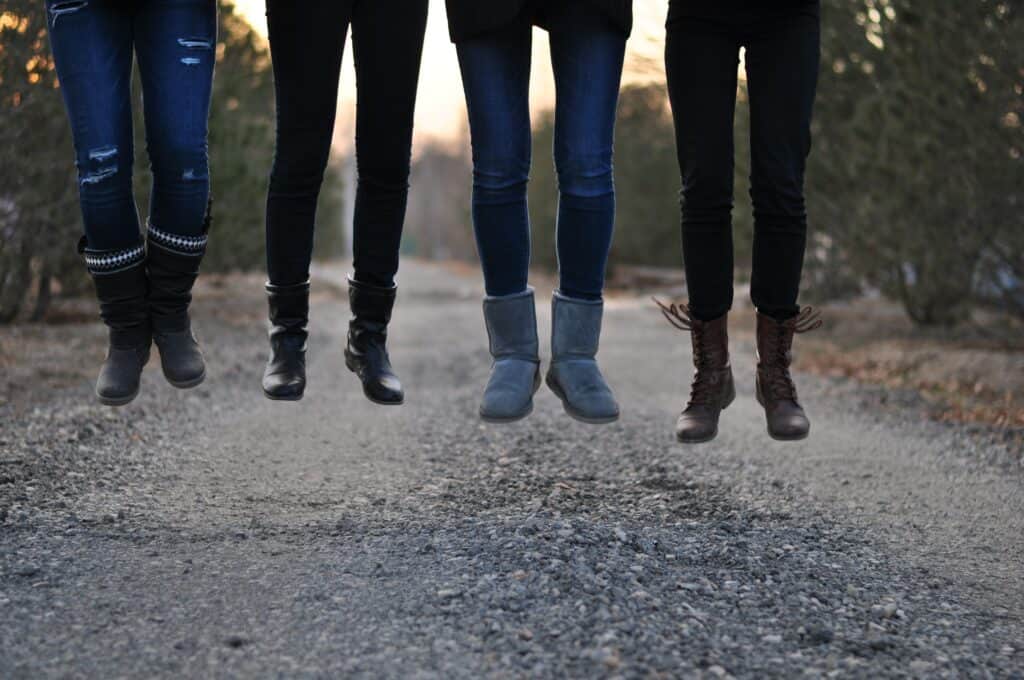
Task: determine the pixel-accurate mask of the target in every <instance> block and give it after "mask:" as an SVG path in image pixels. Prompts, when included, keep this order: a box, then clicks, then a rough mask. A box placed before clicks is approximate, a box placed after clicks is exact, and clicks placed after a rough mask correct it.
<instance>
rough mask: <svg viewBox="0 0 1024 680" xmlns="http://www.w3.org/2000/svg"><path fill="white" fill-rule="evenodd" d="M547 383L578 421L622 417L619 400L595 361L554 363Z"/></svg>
mask: <svg viewBox="0 0 1024 680" xmlns="http://www.w3.org/2000/svg"><path fill="white" fill-rule="evenodd" d="M547 382H548V386H549V387H551V390H552V391H553V392H554V393H555V395H556V396H558V397H559V398H560V399H561V400H562V404H563V406H564V407H565V410H566V412H568V413H569V415H571V416H573V417H574V418H576V419H577V420H582V421H584V422H595V423H604V422H611V421H613V420H615V419H617V418H618V417H619V403H618V401H617V400H616V399H615V394H614V393H613V392H612V390H611V388H610V387H609V386H608V383H607V382H605V379H604V376H603V375H601V371H600V369H599V368H598V366H597V362H596V361H594V360H589V359H588V360H573V361H563V362H559V363H556V364H552V366H551V370H550V372H549V373H548V378H547Z"/></svg>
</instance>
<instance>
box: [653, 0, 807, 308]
mask: <svg viewBox="0 0 1024 680" xmlns="http://www.w3.org/2000/svg"><path fill="white" fill-rule="evenodd" d="M677 3H678V5H679V6H682V5H686V6H687V9H685V10H682V9H680V7H675V8H673V16H674V18H673V20H672V21H671V22H670V24H669V29H668V41H667V44H666V48H665V60H666V67H667V72H668V87H669V95H670V98H671V102H672V112H673V116H674V117H675V126H676V144H677V148H678V153H679V168H680V172H681V173H682V180H683V190H682V231H683V262H684V264H685V267H686V281H687V288H688V291H689V297H690V306H691V309H692V312H693V314H694V315H695V316H696V317H697V318H698V319H702V320H710V319H715V318H718V317H719V316H721V315H722V314H725V313H726V312H727V311H729V309H730V307H731V306H732V294H733V293H732V289H733V247H732V200H733V171H734V160H733V154H734V148H733V115H734V112H735V106H736V78H737V76H736V72H737V64H738V61H739V50H740V48H741V47H745V48H746V53H745V61H746V73H747V89H748V92H749V95H750V142H751V144H750V147H751V164H750V167H751V173H750V195H751V198H752V200H753V206H754V257H753V265H752V274H751V285H750V288H751V291H750V293H751V298H752V299H753V302H754V306H755V307H757V309H758V310H759V311H761V312H762V313H764V314H768V315H770V316H773V317H776V318H786V317H789V316H792V315H793V314H795V313H796V312H797V311H798V307H797V294H798V292H799V288H800V274H801V269H802V268H803V259H804V249H805V247H806V242H807V213H806V210H805V208H804V190H803V184H804V167H805V163H806V158H807V154H808V152H809V151H810V147H811V111H812V108H813V104H814V94H815V88H816V85H817V77H818V63H819V60H820V56H819V33H820V28H819V23H820V22H819V8H818V3H816V2H802V3H797V2H791V3H789V4H785V3H780V4H779V5H776V4H775V3H765V6H767V7H770V9H752V8H750V7H747V8H746V9H743V10H742V11H734V12H722V11H720V10H709V13H706V14H701V12H699V11H691V10H690V8H691V7H693V6H694V5H698V4H707V3H695V2H693V1H692V0H673V3H672V4H673V5H676V4H677ZM747 4H748V5H752V4H753V3H747Z"/></svg>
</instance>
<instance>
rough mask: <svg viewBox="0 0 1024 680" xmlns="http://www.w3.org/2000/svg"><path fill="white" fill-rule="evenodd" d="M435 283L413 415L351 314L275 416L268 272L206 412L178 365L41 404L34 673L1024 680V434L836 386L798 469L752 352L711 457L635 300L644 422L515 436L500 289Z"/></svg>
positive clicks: (251, 294)
mask: <svg viewBox="0 0 1024 680" xmlns="http://www.w3.org/2000/svg"><path fill="white" fill-rule="evenodd" d="M403 275H404V276H405V277H406V278H405V285H404V287H403V290H410V291H413V292H412V293H411V294H408V295H406V296H405V297H404V298H403V301H402V307H401V308H400V309H399V311H398V314H397V317H396V323H395V330H394V333H393V343H394V352H393V354H394V357H395V360H396V361H395V363H396V366H397V368H398V369H399V370H400V372H401V375H402V376H403V378H405V381H406V383H407V384H408V386H409V403H408V404H407V405H406V406H405V407H402V408H401V409H391V410H385V409H381V408H378V407H374V406H372V405H370V404H368V403H367V402H365V400H364V399H363V398H362V396H361V394H360V393H359V391H358V389H357V387H356V383H355V381H354V378H352V376H350V375H349V374H348V373H347V372H346V371H345V370H344V368H343V365H342V360H341V343H342V342H343V332H344V324H343V322H344V319H345V310H344V306H343V304H342V303H341V302H340V300H339V299H338V296H337V295H335V294H330V293H327V292H324V293H322V294H321V295H320V296H319V297H318V299H317V300H316V304H315V305H314V320H315V325H314V335H313V338H312V339H311V347H312V355H311V385H310V393H309V395H308V396H307V398H306V400H304V401H303V402H301V403H299V404H287V405H282V404H274V403H270V402H267V401H265V400H263V399H262V397H261V396H260V395H259V393H258V389H257V386H258V377H259V372H260V370H261V367H262V362H263V361H264V354H263V353H264V342H263V340H262V338H261V337H260V334H259V333H258V332H255V329H257V328H260V327H261V325H260V320H259V319H260V316H261V313H262V307H261V301H260V299H259V296H258V291H259V288H258V285H251V284H253V282H252V281H249V280H248V279H232V280H228V281H226V282H224V283H223V284H222V285H219V286H211V287H209V288H208V289H206V290H204V291H203V295H202V296H201V298H200V301H199V315H198V316H199V318H198V322H197V326H198V327H199V330H200V333H201V334H202V337H203V340H204V344H205V346H206V348H207V352H208V355H209V358H210V365H211V378H210V380H209V381H208V382H207V384H205V385H204V386H203V387H201V388H199V389H197V390H194V391H191V392H186V393H182V392H177V391H174V390H172V389H171V388H169V387H167V386H165V385H162V384H161V383H160V378H159V376H158V374H157V372H156V371H155V370H150V371H149V372H148V373H147V375H146V377H145V386H144V390H145V392H144V394H143V396H142V397H140V399H139V400H138V401H137V402H136V403H135V404H133V405H131V406H129V407H127V408H124V409H120V410H109V409H104V408H102V407H100V406H96V405H94V404H92V403H91V402H90V401H89V399H88V394H89V384H88V379H87V378H85V377H84V374H83V372H82V371H81V370H79V368H78V367H77V366H75V368H72V367H71V366H73V365H69V366H68V367H65V369H63V370H62V371H56V369H51V373H50V374H48V375H53V374H54V372H55V371H56V372H58V373H60V375H61V376H62V377H61V378H60V384H52V379H51V378H47V377H46V376H44V377H43V378H41V379H42V380H43V381H44V383H45V388H43V389H39V390H36V391H33V392H32V394H31V397H25V398H18V397H16V396H12V395H17V394H24V392H23V391H22V390H20V389H15V388H12V387H11V386H10V384H9V382H8V384H6V385H5V386H4V389H5V390H6V391H5V392H4V396H5V402H4V403H3V404H2V405H0V425H2V432H0V612H3V615H2V616H0V677H5V678H7V677H10V678H19V677H25V678H29V677H31V678H37V677H63V676H68V675H72V676H82V677H139V676H145V677H165V676H166V677H182V676H218V677H221V676H234V677H251V676H254V675H258V676H267V675H279V676H289V677H291V676H299V677H305V676H311V677H336V676H340V675H346V676H354V677H374V678H377V677H394V678H409V677H413V678H451V677H465V678H479V677H524V678H525V677H552V678H561V677H567V676H571V677H622V678H632V677H644V678H649V677H680V676H682V677H698V678H700V677H707V678H719V677H751V678H754V677H756V678H761V677H780V678H781V677H786V678H790V677H796V676H807V677H866V678H867V677H870V678H876V677H928V678H931V677H1011V678H1014V677H1015V678H1021V677H1024V642H1021V641H1022V640H1024V634H1022V633H1024V622H1022V613H1021V612H1022V609H1021V604H1022V602H1024V588H1022V575H1021V565H1022V561H1021V557H1022V545H1024V538H1022V534H1024V532H1022V531H1021V529H1022V524H1021V523H1022V522H1024V519H1022V517H1024V512H1022V510H1024V508H1022V503H1024V501H1022V498H1021V494H1020V490H1021V478H1020V475H1019V473H1018V472H1017V471H1015V470H1012V469H1009V468H1008V467H1007V466H1006V465H1005V464H1003V462H1004V461H1006V460H1012V455H1011V454H1013V453H1015V452H1006V455H1005V456H1004V455H1003V454H1002V453H1000V452H999V451H998V450H997V449H996V448H995V447H996V446H997V444H998V442H996V443H993V441H994V440H993V439H992V437H996V436H997V435H994V434H991V433H980V434H979V433H965V432H964V431H962V430H960V429H956V428H951V427H949V426H940V425H936V424H934V423H927V422H924V421H921V420H920V418H919V417H918V415H919V414H918V413H917V410H916V404H915V402H914V399H913V396H912V395H902V396H898V397H897V398H893V399H887V400H885V401H884V402H883V401H880V400H879V397H878V393H877V392H875V391H872V390H870V389H866V388H862V387H859V386H857V385H855V384H853V383H849V382H845V381H838V380H822V379H814V378H810V377H807V376H802V377H801V378H800V384H801V387H802V388H803V392H804V394H805V400H806V401H807V402H808V405H809V407H810V408H811V413H812V416H813V417H814V419H815V428H816V429H815V434H814V435H813V436H812V438H811V440H810V441H808V442H807V443H805V444H800V445H797V446H786V445H780V444H775V443H773V442H770V441H769V440H768V439H767V438H766V436H765V435H764V433H763V423H762V421H761V420H760V419H758V415H759V414H758V413H757V409H756V405H755V404H753V403H752V402H753V400H752V398H751V396H750V394H749V392H750V390H749V389H745V388H744V386H745V385H746V383H747V382H749V379H750V377H751V376H750V369H749V367H748V366H746V365H745V364H746V363H749V362H747V361H746V356H745V355H746V354H747V353H749V352H750V348H749V345H748V344H747V343H744V342H740V343H737V345H736V346H734V363H735V364H736V365H737V377H738V379H739V382H740V390H741V396H740V400H739V401H738V402H737V404H736V405H735V406H734V407H733V408H731V409H730V410H729V411H727V412H726V414H725V417H724V419H723V428H722V435H721V436H720V438H719V439H718V440H716V442H714V443H713V444H711V445H708V446H702V447H691V448H682V447H680V446H679V445H677V444H675V443H674V442H673V441H672V439H671V426H672V420H673V413H674V411H675V410H676V409H677V408H678V406H679V405H680V402H681V400H682V398H683V392H684V385H683V382H684V380H685V377H686V375H687V374H688V371H689V369H688V368H687V366H686V363H687V361H688V350H687V349H686V347H685V344H684V343H682V342H680V340H681V339H680V338H677V336H674V335H672V334H671V333H670V332H669V331H668V330H667V329H664V328H662V327H661V326H660V325H658V324H657V322H656V318H655V316H654V314H653V312H651V311H650V310H647V309H646V308H645V307H642V306H640V305H639V304H636V303H632V302H630V301H621V302H615V303H611V304H609V310H608V317H607V318H608V320H607V324H608V329H607V332H606V339H605V342H604V347H603V350H602V361H603V363H604V365H605V368H606V373H607V374H608V375H609V378H610V379H611V380H612V384H613V386H614V387H615V388H616V390H617V391H618V393H619V396H620V399H621V400H622V402H623V404H624V406H625V407H626V409H625V414H624V417H623V419H622V421H620V422H619V423H616V424H614V425H611V426H608V427H604V428H594V427H588V426H584V425H580V424H577V423H575V422H573V421H570V420H568V419H567V417H566V416H565V415H564V414H563V413H562V412H561V410H560V406H559V404H558V402H557V400H556V399H555V398H554V397H552V396H551V395H548V394H546V393H542V394H541V395H539V396H538V402H537V408H536V412H535V413H534V415H533V416H531V418H530V419H529V420H527V421H526V422H524V423H522V424H520V425H516V426H511V427H497V426H487V425H483V424H481V423H479V421H478V420H477V419H476V418H475V406H476V399H477V397H478V392H479V388H480V386H481V384H482V380H483V378H484V376H485V375H486V370H487V356H486V351H485V346H484V339H483V329H482V322H481V320H480V318H479V316H480V312H479V303H478V301H477V300H476V299H475V292H474V291H475V287H474V286H475V285H476V284H475V282H474V281H469V282H467V281H462V280H457V279H453V278H452V277H450V276H448V275H446V274H444V273H443V272H441V271H440V270H435V269H431V268H426V267H422V266H407V267H406V268H405V269H404V270H403ZM320 289H321V290H324V289H325V287H324V286H320ZM225 301H231V304H230V305H226V304H225ZM542 308H543V306H542ZM226 310H227V311H229V312H230V314H229V313H227V312H226ZM19 332H20V331H19ZM25 332H32V333H40V334H44V333H45V334H51V335H52V336H53V337H47V338H41V339H40V342H44V341H45V342H61V341H65V340H64V339H65V338H66V339H67V341H70V339H71V338H72V337H75V338H78V339H79V341H80V339H81V338H82V337H83V334H85V335H84V337H87V338H90V337H95V338H99V337H101V333H100V331H99V329H98V328H96V327H95V326H94V325H92V326H87V327H80V326H66V327H59V328H57V329H47V330H39V329H36V330H30V331H25ZM89 347H90V348H91V349H88V350H83V351H91V352H92V353H93V354H94V355H97V356H91V355H90V356H89V362H91V361H92V360H93V359H96V358H97V357H98V355H100V354H101V353H102V348H101V347H99V346H96V347H92V346H91V345H90V346H89ZM76 361H78V362H82V363H86V362H84V361H83V360H82V359H81V357H80V356H79V357H77V358H76ZM80 374H83V375H80ZM68 376H70V377H68ZM17 380H18V381H19V385H18V386H16V387H18V388H23V387H24V386H25V381H26V377H25V374H23V373H22V374H18V378H17ZM46 381H50V382H46ZM984 437H989V438H988V439H986V438H984ZM979 442H981V443H979ZM972 447H974V450H973V451H972ZM979 451H980V452H985V453H986V454H988V455H986V456H980V455H976V454H977V453H978V452H979Z"/></svg>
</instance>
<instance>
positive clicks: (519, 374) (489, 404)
mask: <svg viewBox="0 0 1024 680" xmlns="http://www.w3.org/2000/svg"><path fill="white" fill-rule="evenodd" d="M538 378H539V376H538V370H537V364H535V363H534V362H532V361H525V360H518V359H504V360H500V361H497V362H495V364H494V367H493V368H492V369H491V376H490V379H489V380H488V382H487V387H486V388H485V389H484V396H483V399H482V400H481V402H480V417H482V418H483V419H485V420H495V421H508V420H518V419H519V418H522V417H524V416H526V415H528V414H529V413H530V411H531V410H532V409H533V394H534V392H535V391H536V389H537V384H538Z"/></svg>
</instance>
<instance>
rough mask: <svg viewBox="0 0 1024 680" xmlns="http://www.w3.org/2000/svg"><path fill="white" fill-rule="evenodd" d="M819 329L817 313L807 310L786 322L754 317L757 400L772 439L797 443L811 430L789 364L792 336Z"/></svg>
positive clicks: (759, 314)
mask: <svg viewBox="0 0 1024 680" xmlns="http://www.w3.org/2000/svg"><path fill="white" fill-rule="evenodd" d="M819 326H821V318H820V314H819V313H818V312H817V311H815V310H813V309H812V308H810V307H805V308H804V309H803V310H801V311H800V313H799V314H797V315H796V316H794V317H792V318H790V319H786V320H785V321H779V320H777V319H773V318H772V317H770V316H766V315H764V314H761V313H760V312H758V314H757V401H758V403H759V404H761V406H763V407H764V413H765V418H766V420H767V421H768V434H769V435H770V436H771V438H772V439H778V440H780V441H796V440H799V439H804V438H806V437H807V435H808V433H810V431H811V423H810V421H809V420H807V414H805V413H804V409H803V407H802V406H800V402H799V401H798V400H797V396H796V385H794V384H793V378H792V376H790V374H789V365H790V363H791V362H792V358H793V355H792V349H793V336H794V335H795V334H796V333H806V332H808V331H813V330H814V329H816V328H818V327H819Z"/></svg>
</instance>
